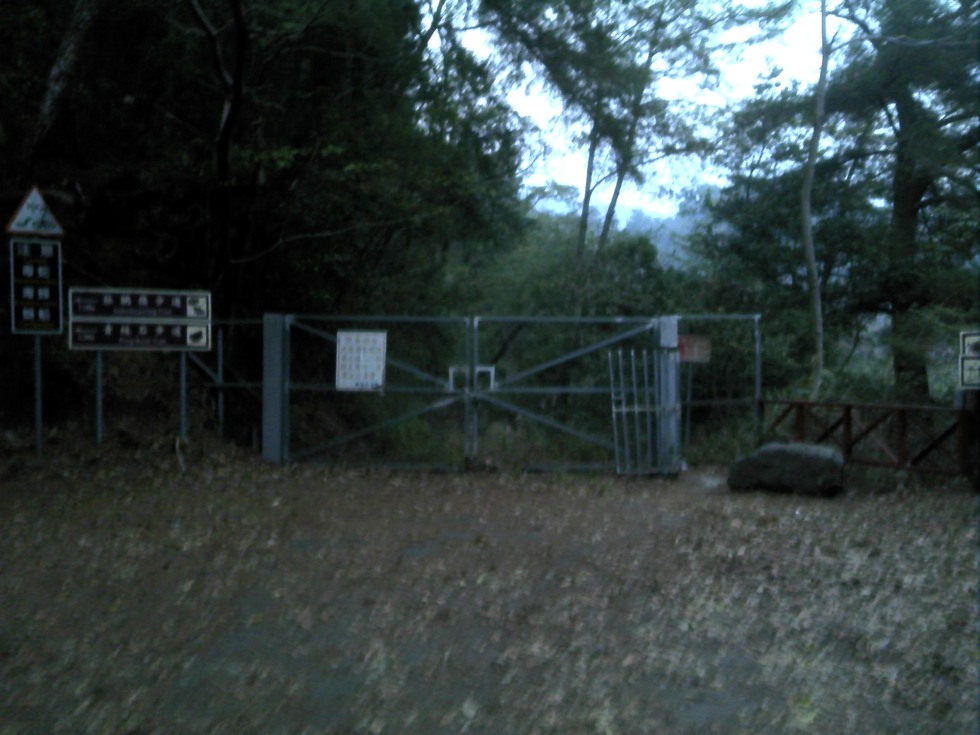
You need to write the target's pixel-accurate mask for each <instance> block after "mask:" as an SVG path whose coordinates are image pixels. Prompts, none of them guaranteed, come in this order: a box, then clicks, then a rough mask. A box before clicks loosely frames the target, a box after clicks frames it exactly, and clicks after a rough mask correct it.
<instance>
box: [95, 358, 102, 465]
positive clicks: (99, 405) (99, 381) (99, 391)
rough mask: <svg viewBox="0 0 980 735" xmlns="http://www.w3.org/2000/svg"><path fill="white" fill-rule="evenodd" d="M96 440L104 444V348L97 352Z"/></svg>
mask: <svg viewBox="0 0 980 735" xmlns="http://www.w3.org/2000/svg"><path fill="white" fill-rule="evenodd" d="M95 442H96V444H98V445H99V446H100V447H101V446H102V350H96V352H95Z"/></svg>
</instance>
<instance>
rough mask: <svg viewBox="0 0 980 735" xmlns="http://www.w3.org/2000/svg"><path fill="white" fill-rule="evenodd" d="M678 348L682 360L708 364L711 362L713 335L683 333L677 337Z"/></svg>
mask: <svg viewBox="0 0 980 735" xmlns="http://www.w3.org/2000/svg"><path fill="white" fill-rule="evenodd" d="M677 349H678V350H679V351H680V353H681V362H693V363H702V364H707V363H709V362H711V337H698V336H694V335H690V334H681V335H678V337H677Z"/></svg>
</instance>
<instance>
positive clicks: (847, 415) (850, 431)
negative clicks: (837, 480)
mask: <svg viewBox="0 0 980 735" xmlns="http://www.w3.org/2000/svg"><path fill="white" fill-rule="evenodd" d="M852 408H853V407H852V406H851V404H850V403H848V404H847V405H845V406H844V416H843V420H844V462H845V463H846V462H850V461H851V457H852V455H853V451H852V450H853V447H852V446H851V442H852V441H853V440H854V421H853V417H852V415H851V410H852Z"/></svg>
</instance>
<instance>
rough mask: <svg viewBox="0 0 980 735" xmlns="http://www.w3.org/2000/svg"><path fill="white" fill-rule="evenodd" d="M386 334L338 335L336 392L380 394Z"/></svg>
mask: <svg viewBox="0 0 980 735" xmlns="http://www.w3.org/2000/svg"><path fill="white" fill-rule="evenodd" d="M387 348H388V334H387V332H337V390H382V389H384V382H385V357H386V353H387Z"/></svg>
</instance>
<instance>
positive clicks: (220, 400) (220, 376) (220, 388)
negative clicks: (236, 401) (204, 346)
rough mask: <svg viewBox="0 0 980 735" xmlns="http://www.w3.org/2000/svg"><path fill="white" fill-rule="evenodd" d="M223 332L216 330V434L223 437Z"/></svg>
mask: <svg viewBox="0 0 980 735" xmlns="http://www.w3.org/2000/svg"><path fill="white" fill-rule="evenodd" d="M224 338H225V330H223V329H219V330H218V434H219V435H220V436H222V437H224V435H225V388H224V384H225V339H224Z"/></svg>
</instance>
